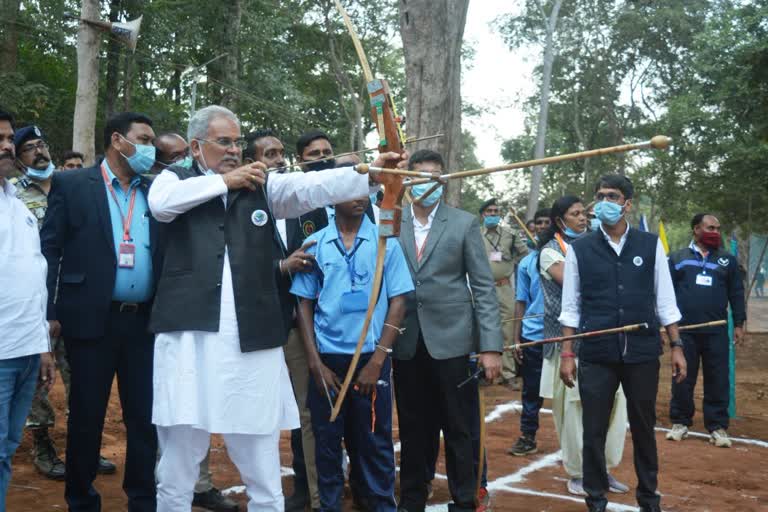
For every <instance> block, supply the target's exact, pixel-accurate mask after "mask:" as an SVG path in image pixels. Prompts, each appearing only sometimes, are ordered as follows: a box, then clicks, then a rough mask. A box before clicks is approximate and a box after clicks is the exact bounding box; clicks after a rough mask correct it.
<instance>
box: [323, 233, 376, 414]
mask: <svg viewBox="0 0 768 512" xmlns="http://www.w3.org/2000/svg"><path fill="white" fill-rule="evenodd" d="M386 253H387V239H386V238H382V237H380V238H379V246H378V251H377V253H376V271H375V273H374V275H373V288H372V289H371V296H370V298H369V299H368V312H367V313H366V315H365V321H364V322H363V332H361V333H360V338H358V340H357V347H355V354H354V355H353V356H352V362H350V363H349V369H348V370H347V375H346V376H345V377H344V382H343V383H342V385H341V389H340V390H339V396H338V397H336V405H334V406H333V410H332V411H331V422H334V421H336V417H337V416H338V415H339V411H341V406H342V404H343V403H344V397H345V396H347V391H349V386H350V384H352V377H353V376H354V374H355V370H356V369H357V363H359V362H360V354H361V352H362V350H363V346H364V345H365V340H366V338H368V328H369V327H370V325H371V318H373V312H374V310H375V309H376V303H377V302H378V298H379V292H380V291H381V281H382V277H383V276H384V257H385V256H386Z"/></svg>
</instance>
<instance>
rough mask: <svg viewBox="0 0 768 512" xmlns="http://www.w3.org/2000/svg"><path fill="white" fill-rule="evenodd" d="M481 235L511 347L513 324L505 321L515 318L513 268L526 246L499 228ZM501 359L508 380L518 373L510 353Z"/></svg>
mask: <svg viewBox="0 0 768 512" xmlns="http://www.w3.org/2000/svg"><path fill="white" fill-rule="evenodd" d="M480 232H481V234H482V235H483V243H484V244H485V252H486V253H487V254H488V260H489V262H490V264H491V273H492V274H493V280H494V281H495V282H496V295H497V297H498V298H499V312H500V313H501V321H502V324H501V329H502V332H503V334H504V345H505V346H507V345H511V344H512V343H513V342H514V335H515V322H505V320H506V319H509V318H514V316H515V267H516V266H517V263H518V262H519V261H520V260H521V259H522V258H523V257H524V256H525V255H526V254H528V247H527V246H526V245H525V240H524V239H522V238H521V237H520V235H518V234H517V233H516V232H514V231H512V230H510V229H508V228H505V227H503V226H501V225H499V226H496V227H495V228H493V229H488V228H486V227H485V226H482V227H481V228H480ZM502 360H503V367H502V372H501V374H502V377H503V378H504V379H506V380H510V379H512V378H513V377H514V376H515V374H516V373H517V366H516V364H515V359H514V357H513V356H512V352H509V351H507V352H504V356H503V357H502Z"/></svg>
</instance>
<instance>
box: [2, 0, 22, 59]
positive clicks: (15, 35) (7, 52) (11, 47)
mask: <svg viewBox="0 0 768 512" xmlns="http://www.w3.org/2000/svg"><path fill="white" fill-rule="evenodd" d="M20 6H21V0H0V9H2V11H0V12H2V13H3V21H2V23H0V72H1V73H15V72H16V64H17V63H18V60H19V28H18V26H17V25H16V20H17V19H18V17H19V8H20Z"/></svg>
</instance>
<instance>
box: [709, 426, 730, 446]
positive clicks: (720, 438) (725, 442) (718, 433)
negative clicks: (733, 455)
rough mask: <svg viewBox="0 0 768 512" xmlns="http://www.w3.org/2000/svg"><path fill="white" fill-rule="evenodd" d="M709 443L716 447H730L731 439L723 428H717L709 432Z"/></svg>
mask: <svg viewBox="0 0 768 512" xmlns="http://www.w3.org/2000/svg"><path fill="white" fill-rule="evenodd" d="M709 442H710V444H713V445H715V446H717V447H718V448H730V447H731V440H730V439H729V438H728V432H726V431H725V429H724V428H719V429H717V430H715V431H714V432H711V433H710V436H709Z"/></svg>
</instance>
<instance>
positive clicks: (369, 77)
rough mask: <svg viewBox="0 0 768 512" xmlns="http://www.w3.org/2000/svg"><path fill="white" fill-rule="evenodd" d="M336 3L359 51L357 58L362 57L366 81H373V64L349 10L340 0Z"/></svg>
mask: <svg viewBox="0 0 768 512" xmlns="http://www.w3.org/2000/svg"><path fill="white" fill-rule="evenodd" d="M334 3H335V4H336V10H337V11H339V14H341V17H342V18H344V25H346V26H347V30H348V31H349V37H350V38H351V39H352V44H353V45H354V46H355V51H356V52H357V58H358V59H360V67H362V68H363V76H364V77H365V81H366V83H370V82H372V81H373V73H372V72H371V66H369V65H368V58H367V57H366V56H365V50H363V45H362V43H361V42H360V37H358V35H357V30H355V26H354V25H353V24H352V20H351V19H349V14H347V11H346V10H345V9H344V7H343V6H342V5H341V2H340V1H339V0H334Z"/></svg>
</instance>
